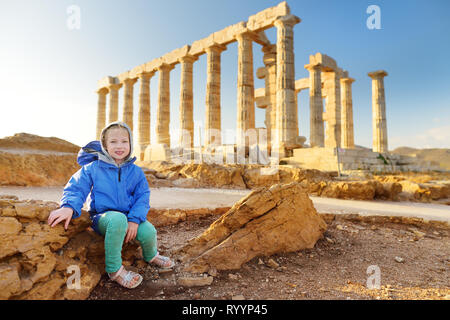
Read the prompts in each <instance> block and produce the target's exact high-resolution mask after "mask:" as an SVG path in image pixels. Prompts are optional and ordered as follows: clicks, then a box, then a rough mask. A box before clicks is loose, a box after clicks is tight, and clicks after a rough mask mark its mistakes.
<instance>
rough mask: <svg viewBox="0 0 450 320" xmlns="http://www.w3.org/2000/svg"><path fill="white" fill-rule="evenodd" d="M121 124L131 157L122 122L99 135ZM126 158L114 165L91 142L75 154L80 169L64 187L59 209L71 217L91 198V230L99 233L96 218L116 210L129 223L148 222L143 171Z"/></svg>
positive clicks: (113, 162) (133, 160)
mask: <svg viewBox="0 0 450 320" xmlns="http://www.w3.org/2000/svg"><path fill="white" fill-rule="evenodd" d="M116 123H120V124H121V125H122V126H124V127H125V128H127V130H128V135H129V137H130V155H131V154H132V152H133V143H132V135H131V130H130V128H129V127H128V126H127V125H126V124H124V123H123V122H113V123H111V124H109V125H108V126H107V127H106V128H105V129H103V131H102V136H103V134H104V132H105V131H106V129H108V128H109V127H110V126H111V125H113V124H116ZM130 155H129V156H128V157H127V158H126V159H125V161H124V162H123V163H122V164H121V165H117V164H116V163H115V161H114V159H113V158H112V157H111V156H110V155H109V154H108V152H106V150H105V148H104V146H103V145H102V144H101V142H100V141H92V142H90V143H88V144H87V145H86V146H84V147H83V148H82V149H81V150H80V152H79V153H78V158H77V161H78V164H80V165H81V166H82V167H81V169H80V170H78V171H77V172H76V173H75V174H74V175H73V176H72V177H71V178H70V180H69V182H68V183H67V184H66V186H65V187H64V191H63V196H62V198H61V202H60V206H61V207H69V208H71V209H72V210H73V216H72V217H73V218H77V217H79V216H80V214H81V209H82V207H83V204H84V202H85V200H86V198H87V196H88V195H90V199H89V200H90V204H89V214H90V217H91V220H92V228H93V229H94V230H95V231H96V232H97V233H100V232H99V230H98V226H97V223H98V219H99V218H100V216H101V214H102V213H104V212H106V211H110V210H112V211H119V212H122V213H123V214H125V215H126V216H127V218H128V221H130V222H135V223H137V224H140V223H142V222H144V221H146V220H147V213H148V210H149V209H150V188H149V186H148V182H147V179H146V177H145V175H144V172H143V171H142V169H141V168H140V167H138V166H137V165H135V164H134V162H135V161H136V157H132V158H131V157H130Z"/></svg>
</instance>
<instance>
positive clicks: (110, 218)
mask: <svg viewBox="0 0 450 320" xmlns="http://www.w3.org/2000/svg"><path fill="white" fill-rule="evenodd" d="M98 229H99V231H100V232H101V233H102V234H103V235H104V236H105V265H106V272H108V273H113V272H116V271H118V270H119V269H120V267H121V266H122V245H123V240H124V239H125V235H126V233H127V229H128V220H127V216H126V215H124V214H123V213H121V212H117V211H108V212H105V213H104V214H103V215H102V217H101V218H100V219H99V220H98Z"/></svg>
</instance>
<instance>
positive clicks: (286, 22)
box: [273, 14, 302, 28]
mask: <svg viewBox="0 0 450 320" xmlns="http://www.w3.org/2000/svg"><path fill="white" fill-rule="evenodd" d="M301 21H302V19H300V18H299V17H297V16H294V15H293V14H288V15H286V16H281V17H278V18H277V19H276V20H275V22H274V23H273V25H274V26H275V27H277V28H279V27H287V26H288V27H293V26H295V25H296V24H297V23H300V22H301Z"/></svg>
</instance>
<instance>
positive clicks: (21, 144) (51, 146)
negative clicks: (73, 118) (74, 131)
mask: <svg viewBox="0 0 450 320" xmlns="http://www.w3.org/2000/svg"><path fill="white" fill-rule="evenodd" d="M0 148H7V149H26V150H29V149H32V150H47V151H57V152H68V153H77V152H78V150H80V147H79V146H77V145H75V144H73V143H70V142H68V141H65V140H62V139H59V138H55V137H41V136H38V135H34V134H30V133H16V134H15V135H13V136H11V137H5V138H3V139H0Z"/></svg>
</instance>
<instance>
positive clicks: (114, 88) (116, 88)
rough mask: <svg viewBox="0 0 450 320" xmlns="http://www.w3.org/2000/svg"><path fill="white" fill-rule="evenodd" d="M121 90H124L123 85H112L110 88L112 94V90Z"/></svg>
mask: <svg viewBox="0 0 450 320" xmlns="http://www.w3.org/2000/svg"><path fill="white" fill-rule="evenodd" d="M120 88H122V83H112V84H110V85H109V86H108V89H109V91H110V92H111V90H119V89H120Z"/></svg>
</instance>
